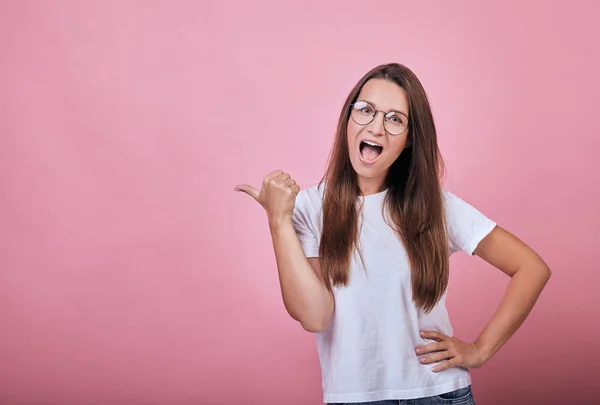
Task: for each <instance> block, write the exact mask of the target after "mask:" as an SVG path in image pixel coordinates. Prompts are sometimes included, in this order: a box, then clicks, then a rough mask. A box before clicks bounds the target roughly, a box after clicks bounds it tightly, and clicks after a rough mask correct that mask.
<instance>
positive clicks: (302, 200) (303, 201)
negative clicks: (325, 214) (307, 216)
mask: <svg viewBox="0 0 600 405" xmlns="http://www.w3.org/2000/svg"><path fill="white" fill-rule="evenodd" d="M324 188H325V186H324V185H323V184H314V185H311V186H309V187H307V188H303V189H301V190H300V191H299V192H298V195H297V196H296V204H297V205H299V206H300V207H303V208H313V209H315V208H320V207H321V205H322V204H323V196H324V192H325V190H324Z"/></svg>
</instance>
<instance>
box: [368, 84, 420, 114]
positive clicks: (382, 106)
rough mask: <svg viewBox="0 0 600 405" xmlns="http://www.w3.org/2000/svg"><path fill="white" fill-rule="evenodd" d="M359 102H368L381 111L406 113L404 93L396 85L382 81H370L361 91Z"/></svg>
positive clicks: (406, 103)
mask: <svg viewBox="0 0 600 405" xmlns="http://www.w3.org/2000/svg"><path fill="white" fill-rule="evenodd" d="M358 99H359V100H364V101H369V102H370V103H372V104H373V106H374V107H375V108H377V109H379V110H383V111H392V110H393V111H400V112H403V113H405V114H407V113H408V99H407V97H406V92H405V91H404V89H403V88H402V87H400V86H398V85H397V84H396V83H393V82H391V81H389V80H384V79H371V80H369V81H367V82H366V83H365V85H364V86H363V88H362V89H361V91H360V93H359V95H358Z"/></svg>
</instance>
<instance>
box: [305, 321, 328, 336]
mask: <svg viewBox="0 0 600 405" xmlns="http://www.w3.org/2000/svg"><path fill="white" fill-rule="evenodd" d="M300 324H301V325H302V329H304V330H305V331H307V332H310V333H319V332H323V331H324V330H325V329H327V327H328V326H329V321H328V320H326V319H324V318H323V319H319V318H317V319H306V320H302V321H300Z"/></svg>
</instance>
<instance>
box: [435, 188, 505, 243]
mask: <svg viewBox="0 0 600 405" xmlns="http://www.w3.org/2000/svg"><path fill="white" fill-rule="evenodd" d="M442 194H443V196H444V207H445V214H446V221H447V227H448V233H449V235H448V236H449V239H450V247H451V249H452V250H453V251H456V250H462V251H464V252H467V253H469V254H472V252H473V251H474V249H475V248H476V247H477V244H478V243H479V242H480V241H481V240H482V239H483V237H485V236H486V235H487V234H489V233H490V232H491V231H492V230H493V229H494V227H495V226H496V223H495V222H494V221H493V220H491V219H490V218H488V216H487V215H485V214H484V213H483V212H482V211H480V210H479V209H478V208H477V207H475V206H473V205H472V204H470V203H469V202H467V201H466V200H465V199H463V198H461V197H459V196H458V195H456V194H454V193H453V192H451V191H449V190H446V189H443V190H442Z"/></svg>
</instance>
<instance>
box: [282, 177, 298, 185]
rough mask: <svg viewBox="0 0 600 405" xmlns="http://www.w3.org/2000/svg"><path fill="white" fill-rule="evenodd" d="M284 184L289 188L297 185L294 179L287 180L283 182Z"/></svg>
mask: <svg viewBox="0 0 600 405" xmlns="http://www.w3.org/2000/svg"><path fill="white" fill-rule="evenodd" d="M283 184H285V185H286V186H288V187H292V186H293V185H295V184H296V180H294V179H287V180H286V181H284V182H283Z"/></svg>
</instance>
